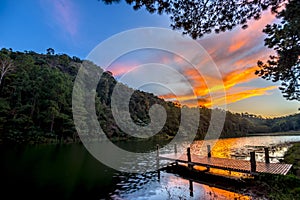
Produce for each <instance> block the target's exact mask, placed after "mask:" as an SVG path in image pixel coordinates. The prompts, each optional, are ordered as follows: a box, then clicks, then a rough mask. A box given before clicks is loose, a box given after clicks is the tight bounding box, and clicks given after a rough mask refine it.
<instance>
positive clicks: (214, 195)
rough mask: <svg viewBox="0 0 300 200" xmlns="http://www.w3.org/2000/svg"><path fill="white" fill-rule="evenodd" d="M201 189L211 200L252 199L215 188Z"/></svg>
mask: <svg viewBox="0 0 300 200" xmlns="http://www.w3.org/2000/svg"><path fill="white" fill-rule="evenodd" d="M203 188H204V189H205V191H206V193H207V194H209V195H210V196H211V199H241V200H249V199H252V198H251V197H249V196H244V195H242V194H238V193H235V192H230V191H227V190H222V189H219V188H215V187H209V186H206V185H204V186H203Z"/></svg>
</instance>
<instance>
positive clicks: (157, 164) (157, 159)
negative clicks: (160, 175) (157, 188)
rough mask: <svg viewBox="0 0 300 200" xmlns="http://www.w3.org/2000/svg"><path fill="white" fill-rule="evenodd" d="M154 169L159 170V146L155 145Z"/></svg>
mask: <svg viewBox="0 0 300 200" xmlns="http://www.w3.org/2000/svg"><path fill="white" fill-rule="evenodd" d="M156 168H157V170H159V145H158V144H157V145H156Z"/></svg>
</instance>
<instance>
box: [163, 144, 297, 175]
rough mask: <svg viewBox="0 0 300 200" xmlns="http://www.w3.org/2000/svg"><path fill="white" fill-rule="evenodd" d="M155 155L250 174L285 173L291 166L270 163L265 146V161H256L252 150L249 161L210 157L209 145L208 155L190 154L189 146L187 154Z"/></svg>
mask: <svg viewBox="0 0 300 200" xmlns="http://www.w3.org/2000/svg"><path fill="white" fill-rule="evenodd" d="M175 152H176V151H175ZM157 155H158V160H170V161H173V162H174V163H176V164H178V163H185V164H188V167H189V168H193V166H202V167H206V168H207V169H208V170H209V168H216V169H222V170H228V171H234V172H242V173H247V174H252V175H256V174H259V173H267V174H281V175H286V174H287V173H288V172H289V170H290V169H291V167H292V165H291V164H282V163H270V161H269V153H268V149H267V148H265V158H266V161H265V162H256V161H255V153H254V152H250V158H251V159H250V161H247V160H237V159H228V158H215V157H211V153H210V146H208V156H205V157H200V156H198V155H194V154H191V153H190V148H188V149H187V155H181V156H179V157H178V155H177V153H174V154H164V155H159V153H157Z"/></svg>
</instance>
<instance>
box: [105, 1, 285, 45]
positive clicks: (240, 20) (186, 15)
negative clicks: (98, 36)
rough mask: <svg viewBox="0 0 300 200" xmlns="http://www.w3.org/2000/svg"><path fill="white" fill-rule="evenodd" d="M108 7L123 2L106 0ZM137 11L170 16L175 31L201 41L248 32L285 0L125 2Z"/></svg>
mask: <svg viewBox="0 0 300 200" xmlns="http://www.w3.org/2000/svg"><path fill="white" fill-rule="evenodd" d="M102 1H103V2H105V3H106V4H112V3H117V2H120V0H102ZM125 1H126V3H128V4H130V5H132V6H133V9H134V10H138V9H141V8H143V7H144V8H145V9H146V10H147V11H148V12H150V13H158V14H167V15H169V16H170V19H171V27H172V28H173V29H176V30H183V33H184V34H188V35H190V36H191V37H192V38H194V39H197V38H200V37H201V36H203V35H204V34H208V33H211V32H212V31H214V32H215V33H220V32H224V31H227V30H231V29H232V28H234V27H235V26H237V25H241V26H242V28H247V21H248V20H249V19H252V18H254V19H259V18H260V16H261V13H262V11H263V10H266V9H268V8H270V7H271V9H272V11H273V12H275V11H276V10H277V9H278V8H279V7H280V6H281V3H282V2H284V0H251V1H250V0H213V1H212V0H181V1H180V0H125Z"/></svg>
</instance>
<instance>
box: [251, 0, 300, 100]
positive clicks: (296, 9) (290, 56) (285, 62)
mask: <svg viewBox="0 0 300 200" xmlns="http://www.w3.org/2000/svg"><path fill="white" fill-rule="evenodd" d="M277 18H280V19H282V21H281V23H280V24H272V25H267V26H266V28H265V29H264V30H263V32H265V33H266V34H267V35H268V38H266V39H265V45H266V46H268V47H269V48H273V49H274V50H275V51H276V54H277V55H273V56H270V59H269V60H268V61H267V63H263V62H262V61H258V66H259V67H260V70H258V71H256V74H258V75H259V76H261V77H262V78H264V79H266V80H272V81H273V82H278V81H279V82H281V87H280V88H279V89H280V90H281V91H282V93H283V94H284V95H283V96H284V97H285V98H286V99H288V100H298V101H300V1H298V0H297V1H296V0H294V1H291V0H290V1H288V4H287V5H286V8H285V9H284V10H282V11H281V12H279V13H278V14H277Z"/></svg>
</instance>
